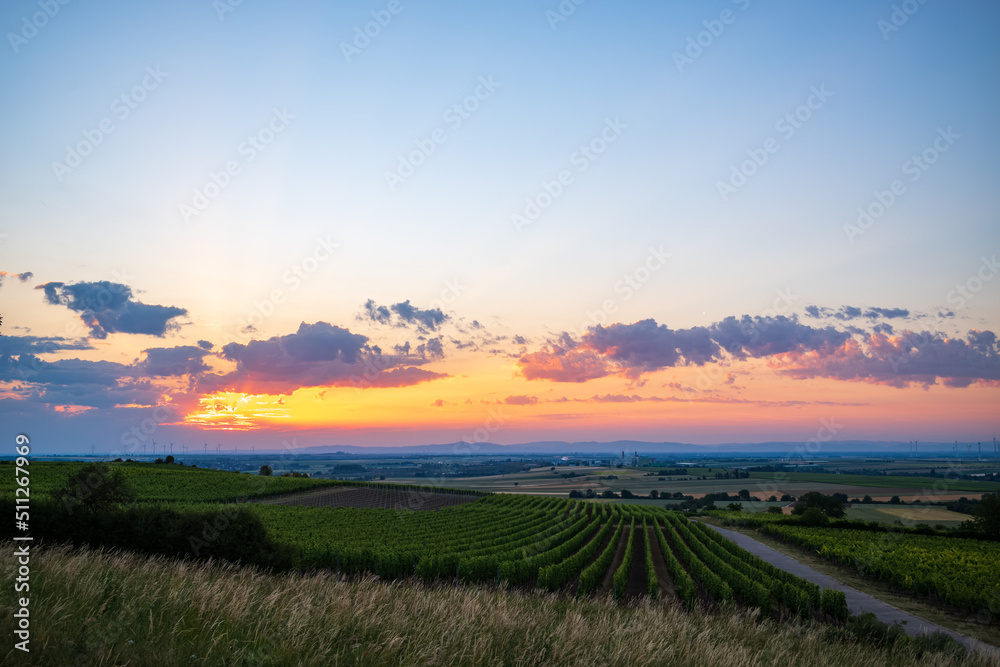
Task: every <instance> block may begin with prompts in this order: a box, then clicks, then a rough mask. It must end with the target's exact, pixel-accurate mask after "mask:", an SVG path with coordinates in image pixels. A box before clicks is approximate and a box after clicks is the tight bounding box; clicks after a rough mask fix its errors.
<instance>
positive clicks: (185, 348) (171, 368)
mask: <svg viewBox="0 0 1000 667" xmlns="http://www.w3.org/2000/svg"><path fill="white" fill-rule="evenodd" d="M143 353H145V355H146V358H145V359H143V360H142V361H140V362H138V363H137V364H135V365H134V369H135V372H136V373H138V374H139V375H143V376H153V377H169V376H177V375H197V374H199V373H204V372H205V371H207V370H209V367H208V365H207V364H205V361H204V358H205V355H207V354H209V351H208V350H206V349H204V348H202V347H195V346H193V345H179V346H177V347H151V348H149V349H147V350H143Z"/></svg>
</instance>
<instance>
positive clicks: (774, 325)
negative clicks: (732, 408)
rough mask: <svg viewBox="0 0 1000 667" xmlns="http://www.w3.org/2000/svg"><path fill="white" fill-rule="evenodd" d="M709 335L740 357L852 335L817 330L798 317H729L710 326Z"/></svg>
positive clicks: (835, 342) (813, 345) (808, 347)
mask: <svg viewBox="0 0 1000 667" xmlns="http://www.w3.org/2000/svg"><path fill="white" fill-rule="evenodd" d="M709 330H710V334H709V335H710V336H711V337H712V339H714V340H715V341H716V342H718V344H719V345H720V346H721V347H722V348H723V349H725V350H726V351H727V352H729V354H731V355H732V356H733V357H735V358H737V359H746V358H747V357H754V358H759V357H768V356H772V355H775V354H781V353H783V352H791V351H795V350H819V349H823V348H826V347H830V346H837V345H841V344H842V343H843V342H844V341H845V340H847V339H848V338H850V337H851V336H850V334H849V333H847V332H845V331H838V330H837V329H834V328H833V327H824V328H822V329H817V328H814V327H811V326H808V325H806V324H802V323H800V322H799V321H798V318H796V317H794V316H792V317H785V316H784V315H777V316H775V317H750V316H749V315H744V316H743V317H741V318H739V319H737V318H735V317H733V316H729V317H727V318H725V319H724V320H722V321H721V322H716V323H715V324H713V325H712V326H711V327H710V328H709Z"/></svg>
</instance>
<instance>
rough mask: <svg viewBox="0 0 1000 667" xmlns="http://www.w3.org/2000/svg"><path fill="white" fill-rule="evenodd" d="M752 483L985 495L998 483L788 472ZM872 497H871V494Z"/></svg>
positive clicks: (758, 476)
mask: <svg viewBox="0 0 1000 667" xmlns="http://www.w3.org/2000/svg"><path fill="white" fill-rule="evenodd" d="M751 478H752V479H765V480H769V481H773V480H774V479H775V478H777V479H781V480H788V481H789V482H813V483H822V484H833V485H842V486H852V487H858V486H866V487H872V488H877V489H910V490H928V491H931V490H938V489H940V490H942V492H955V491H969V492H972V493H985V492H987V491H1000V483H997V482H976V481H972V480H966V479H943V478H940V477H907V476H902V475H835V474H829V473H811V472H789V473H770V472H769V473H753V474H751ZM873 495H874V494H873Z"/></svg>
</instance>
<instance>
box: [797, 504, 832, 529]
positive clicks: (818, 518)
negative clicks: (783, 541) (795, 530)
mask: <svg viewBox="0 0 1000 667" xmlns="http://www.w3.org/2000/svg"><path fill="white" fill-rule="evenodd" d="M802 523H803V524H805V525H807V526H825V525H826V524H828V523H830V517H828V516H827V515H826V514H824V513H823V510H821V509H820V508H818V507H809V508H806V510H805V511H804V512H803V513H802Z"/></svg>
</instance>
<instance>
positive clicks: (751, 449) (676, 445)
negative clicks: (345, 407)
mask: <svg viewBox="0 0 1000 667" xmlns="http://www.w3.org/2000/svg"><path fill="white" fill-rule="evenodd" d="M992 444H993V443H992V442H991V443H990V445H991V446H992ZM952 448H953V445H952V444H951V443H933V442H928V443H923V442H921V443H920V446H919V454H920V455H921V456H927V455H930V454H935V453H939V454H949V455H950V454H951V453H952ZM294 451H297V452H299V453H301V454H333V453H336V452H344V453H347V454H371V455H421V454H422V455H437V456H512V455H521V454H529V455H539V454H541V455H545V456H572V455H586V456H597V455H614V456H621V453H622V451H624V452H625V456H626V457H628V456H631V455H632V454H633V453H635V452H638V453H639V454H640V455H651V454H670V455H684V456H691V457H698V456H712V455H715V456H717V455H719V454H754V455H771V456H778V457H789V458H815V457H822V456H829V455H831V454H861V455H870V456H882V455H892V456H900V455H904V456H905V455H908V454H910V453H912V449H911V445H910V443H907V442H892V441H872V440H844V441H837V442H834V441H831V442H824V443H821V444H820V445H819V448H818V449H817V447H816V443H809V444H807V443H804V442H756V443H724V444H718V445H693V444H687V443H680V442H645V441H640V440H616V441H613V442H564V441H558V440H548V441H540V442H525V443H518V444H513V445H499V444H495V443H491V442H481V443H468V442H462V441H459V442H453V443H446V444H437V445H409V446H393V447H378V446H372V447H361V446H354V445H317V446H311V447H300V448H298V449H296V450H294ZM964 453H965V452H964V451H963V450H961V447H960V451H959V454H960V455H961V454H964Z"/></svg>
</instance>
